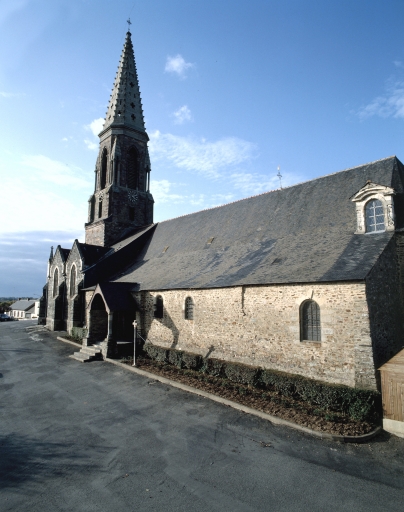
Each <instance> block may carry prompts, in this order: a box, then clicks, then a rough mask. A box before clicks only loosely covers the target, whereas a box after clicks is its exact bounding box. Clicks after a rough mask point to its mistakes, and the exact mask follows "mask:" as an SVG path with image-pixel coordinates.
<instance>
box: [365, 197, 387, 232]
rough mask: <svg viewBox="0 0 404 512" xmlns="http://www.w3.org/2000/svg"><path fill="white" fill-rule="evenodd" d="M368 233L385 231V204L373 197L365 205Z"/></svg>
mask: <svg viewBox="0 0 404 512" xmlns="http://www.w3.org/2000/svg"><path fill="white" fill-rule="evenodd" d="M365 223H366V233H376V232H380V231H385V225H384V210H383V204H382V202H381V201H380V200H379V199H371V200H370V201H368V202H367V203H366V205H365Z"/></svg>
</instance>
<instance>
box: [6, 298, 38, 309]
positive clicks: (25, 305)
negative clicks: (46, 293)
mask: <svg viewBox="0 0 404 512" xmlns="http://www.w3.org/2000/svg"><path fill="white" fill-rule="evenodd" d="M34 306H35V301H34V300H17V302H14V304H11V306H10V308H11V309H14V310H17V311H27V310H28V309H31V308H32V307H34Z"/></svg>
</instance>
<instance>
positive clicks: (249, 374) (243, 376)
mask: <svg viewBox="0 0 404 512" xmlns="http://www.w3.org/2000/svg"><path fill="white" fill-rule="evenodd" d="M224 373H225V375H226V377H227V378H228V379H229V380H231V381H232V382H237V383H239V384H248V385H250V386H255V384H256V383H257V381H258V377H259V374H260V369H259V368H257V367H255V366H248V365H246V364H241V363H234V362H230V361H229V362H226V363H225V366H224Z"/></svg>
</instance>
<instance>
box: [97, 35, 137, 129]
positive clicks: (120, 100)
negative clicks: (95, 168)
mask: <svg viewBox="0 0 404 512" xmlns="http://www.w3.org/2000/svg"><path fill="white" fill-rule="evenodd" d="M111 125H112V126H123V125H124V126H126V127H128V128H134V129H135V130H138V131H140V132H145V131H146V130H145V125H144V119H143V108H142V102H141V99H140V90H139V82H138V76H137V71H136V63H135V56H134V53H133V45H132V39H131V33H130V32H129V30H128V32H127V33H126V39H125V44H124V47H123V51H122V55H121V59H120V61H119V66H118V72H117V74H116V77H115V82H114V86H113V89H112V94H111V97H110V100H109V105H108V110H107V114H106V118H105V123H104V126H103V131H104V130H106V129H107V128H108V127H109V126H111Z"/></svg>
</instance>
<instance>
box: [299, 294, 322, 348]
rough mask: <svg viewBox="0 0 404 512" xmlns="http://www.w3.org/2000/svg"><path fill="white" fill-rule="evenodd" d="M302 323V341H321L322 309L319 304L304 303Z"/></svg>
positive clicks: (312, 301)
mask: <svg viewBox="0 0 404 512" xmlns="http://www.w3.org/2000/svg"><path fill="white" fill-rule="evenodd" d="M300 323H301V340H302V341H321V324H320V307H319V305H318V304H317V302H314V300H306V301H305V302H303V305H302V308H301V315H300Z"/></svg>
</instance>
